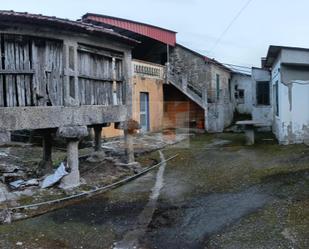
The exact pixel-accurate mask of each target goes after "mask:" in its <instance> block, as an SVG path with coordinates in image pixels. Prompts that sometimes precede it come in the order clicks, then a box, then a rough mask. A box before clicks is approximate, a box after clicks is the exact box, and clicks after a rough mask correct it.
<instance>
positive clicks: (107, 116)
mask: <svg viewBox="0 0 309 249" xmlns="http://www.w3.org/2000/svg"><path fill="white" fill-rule="evenodd" d="M0 24H1V25H0V27H1V28H0V43H1V55H2V57H1V61H0V67H1V69H0V116H1V119H0V129H1V130H2V131H15V130H23V129H30V130H38V129H39V130H41V131H42V134H43V135H44V138H45V140H44V143H43V144H44V153H43V154H44V160H51V146H52V144H51V141H50V133H55V132H57V134H58V135H59V136H61V137H63V138H65V139H66V140H67V141H68V161H67V163H68V167H69V168H70V169H71V173H70V174H69V175H68V176H66V177H65V178H64V181H63V186H64V187H74V186H77V185H78V184H79V173H78V141H79V139H80V138H82V137H83V136H86V135H87V126H88V127H96V128H97V129H96V131H97V133H99V132H100V130H101V128H102V127H103V126H106V125H107V124H109V123H112V122H124V121H126V120H127V118H128V116H130V115H131V113H130V111H131V108H130V106H131V104H132V103H131V102H132V100H131V79H132V76H131V48H132V46H133V45H134V44H136V41H135V40H133V39H130V38H127V37H125V36H122V35H119V34H117V33H115V32H113V31H111V30H106V29H104V28H102V27H97V26H94V25H90V24H85V23H82V22H75V21H69V20H64V19H58V18H55V17H46V16H42V15H33V14H28V13H17V12H11V11H2V12H0ZM97 137H98V136H97Z"/></svg>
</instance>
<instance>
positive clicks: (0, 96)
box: [0, 35, 5, 107]
mask: <svg viewBox="0 0 309 249" xmlns="http://www.w3.org/2000/svg"><path fill="white" fill-rule="evenodd" d="M2 37H3V35H0V55H1V56H2V55H3V54H4V51H2V46H1V43H2ZM1 69H2V57H1V58H0V70H1ZM4 77H5V76H2V75H0V107H3V106H4V97H5V96H4V90H5V89H4V84H3V81H4Z"/></svg>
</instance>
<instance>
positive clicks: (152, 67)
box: [132, 60, 165, 80]
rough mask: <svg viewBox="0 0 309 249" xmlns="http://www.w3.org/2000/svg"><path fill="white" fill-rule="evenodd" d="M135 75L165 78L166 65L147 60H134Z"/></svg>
mask: <svg viewBox="0 0 309 249" xmlns="http://www.w3.org/2000/svg"><path fill="white" fill-rule="evenodd" d="M132 63H133V76H141V77H145V78H153V79H158V80H163V79H164V77H165V76H164V75H165V73H164V72H165V66H162V65H160V64H155V63H150V62H146V61H140V60H133V61H132Z"/></svg>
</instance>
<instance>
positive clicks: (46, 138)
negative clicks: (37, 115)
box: [39, 129, 53, 174]
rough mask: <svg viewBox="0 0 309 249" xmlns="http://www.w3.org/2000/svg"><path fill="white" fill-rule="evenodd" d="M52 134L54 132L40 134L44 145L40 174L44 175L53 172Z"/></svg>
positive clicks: (43, 131) (42, 131)
mask: <svg viewBox="0 0 309 249" xmlns="http://www.w3.org/2000/svg"><path fill="white" fill-rule="evenodd" d="M52 132H53V130H50V129H47V130H41V131H39V134H40V135H42V145H43V160H42V161H41V162H40V172H42V173H43V174H46V173H50V172H52V169H53V162H52V143H53V138H52Z"/></svg>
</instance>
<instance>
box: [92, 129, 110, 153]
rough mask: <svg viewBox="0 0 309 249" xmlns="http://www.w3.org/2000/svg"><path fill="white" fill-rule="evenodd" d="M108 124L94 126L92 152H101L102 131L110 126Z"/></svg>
mask: <svg viewBox="0 0 309 249" xmlns="http://www.w3.org/2000/svg"><path fill="white" fill-rule="evenodd" d="M110 125H111V124H110V123H105V124H99V125H94V126H93V130H94V150H95V151H97V152H98V151H101V150H102V130H103V127H108V126H110Z"/></svg>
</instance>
